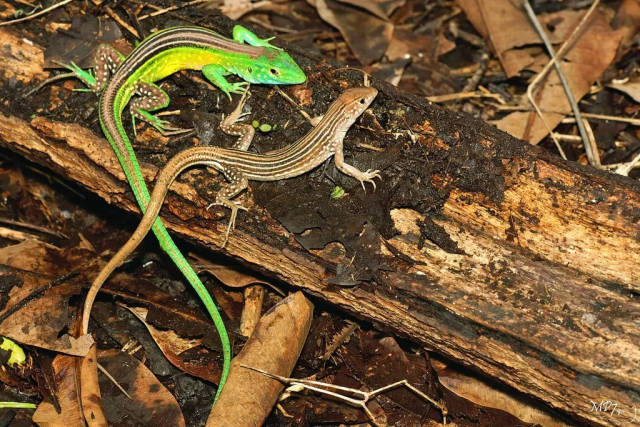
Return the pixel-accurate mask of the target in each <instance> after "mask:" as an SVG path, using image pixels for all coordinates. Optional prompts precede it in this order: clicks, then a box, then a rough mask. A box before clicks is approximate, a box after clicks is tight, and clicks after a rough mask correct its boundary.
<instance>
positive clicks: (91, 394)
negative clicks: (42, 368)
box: [79, 345, 107, 427]
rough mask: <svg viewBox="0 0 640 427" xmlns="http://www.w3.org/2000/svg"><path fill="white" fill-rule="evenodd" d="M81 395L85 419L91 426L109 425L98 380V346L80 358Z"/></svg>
mask: <svg viewBox="0 0 640 427" xmlns="http://www.w3.org/2000/svg"><path fill="white" fill-rule="evenodd" d="M79 366H80V396H81V400H82V412H83V413H84V419H85V420H86V422H87V424H88V425H89V426H90V427H94V426H95V427H100V426H105V425H107V421H106V416H105V414H104V411H103V410H102V394H101V393H100V384H99V381H98V357H97V355H96V346H95V345H94V346H91V350H90V351H89V353H87V355H86V356H85V357H83V358H82V360H80V363H79Z"/></svg>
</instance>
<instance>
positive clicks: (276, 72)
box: [269, 68, 280, 76]
mask: <svg viewBox="0 0 640 427" xmlns="http://www.w3.org/2000/svg"><path fill="white" fill-rule="evenodd" d="M269 71H270V72H271V74H273V75H274V76H277V75H278V74H280V73H279V72H278V70H277V69H275V68H270V69H269Z"/></svg>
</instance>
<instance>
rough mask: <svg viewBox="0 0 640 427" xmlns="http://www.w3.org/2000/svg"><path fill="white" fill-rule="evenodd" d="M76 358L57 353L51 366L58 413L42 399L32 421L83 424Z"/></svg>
mask: <svg viewBox="0 0 640 427" xmlns="http://www.w3.org/2000/svg"><path fill="white" fill-rule="evenodd" d="M76 362H77V358H75V357H72V356H63V355H58V356H56V358H55V359H53V362H52V363H51V367H52V369H53V373H54V375H53V378H54V379H55V381H56V390H54V391H53V392H55V395H56V398H57V400H58V404H59V405H60V409H61V411H60V413H58V411H57V410H56V407H55V406H53V404H52V403H50V402H46V401H43V402H41V403H40V404H39V405H38V408H37V409H36V411H35V412H34V413H33V422H35V423H36V424H38V425H39V426H47V427H48V426H61V425H62V426H81V425H84V417H83V416H82V408H81V407H80V405H79V402H80V399H79V397H78V390H77V389H76V378H77V377H79V373H78V372H77V366H76Z"/></svg>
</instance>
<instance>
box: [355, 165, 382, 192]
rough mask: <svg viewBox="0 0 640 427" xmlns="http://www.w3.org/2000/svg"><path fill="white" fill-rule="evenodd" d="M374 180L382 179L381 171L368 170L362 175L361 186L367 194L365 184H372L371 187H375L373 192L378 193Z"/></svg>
mask: <svg viewBox="0 0 640 427" xmlns="http://www.w3.org/2000/svg"><path fill="white" fill-rule="evenodd" d="M374 178H379V179H382V177H381V176H380V171H379V170H373V169H368V170H367V171H366V172H363V173H362V177H361V179H360V184H361V185H362V189H363V190H364V192H365V193H366V192H367V189H366V188H365V186H364V183H365V182H370V183H371V185H373V191H376V182H375V181H374Z"/></svg>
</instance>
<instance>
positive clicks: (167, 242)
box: [104, 116, 231, 404]
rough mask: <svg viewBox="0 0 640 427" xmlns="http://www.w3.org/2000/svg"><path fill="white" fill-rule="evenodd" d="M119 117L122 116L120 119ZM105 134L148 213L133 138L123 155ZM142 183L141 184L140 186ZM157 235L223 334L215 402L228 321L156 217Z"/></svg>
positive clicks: (225, 371)
mask: <svg viewBox="0 0 640 427" xmlns="http://www.w3.org/2000/svg"><path fill="white" fill-rule="evenodd" d="M118 117H119V116H118ZM116 122H117V123H118V125H119V126H118V127H119V128H121V127H122V124H121V123H120V122H119V121H118V120H117V119H116ZM104 133H105V135H106V136H107V139H108V140H109V142H110V143H111V147H112V148H113V150H114V151H115V153H116V155H117V156H118V160H120V164H121V165H122V169H123V170H124V172H125V175H126V176H127V180H128V181H129V185H130V186H131V189H132V190H133V194H134V196H135V198H136V200H137V201H138V205H139V206H140V210H141V211H142V213H143V214H144V212H145V211H146V210H147V205H148V204H149V200H150V198H151V197H150V196H149V190H148V189H147V185H146V184H145V182H144V178H143V177H142V172H141V170H140V166H139V164H138V160H137V159H136V156H135V153H134V152H133V147H132V146H131V143H130V142H129V138H128V137H127V135H126V132H124V131H123V132H121V133H120V136H121V138H122V140H123V142H124V145H125V147H126V148H127V151H128V153H121V152H120V150H119V149H118V147H117V145H116V144H115V141H113V138H112V137H111V135H110V134H109V132H107V130H106V129H104ZM126 155H128V160H129V161H130V163H131V165H132V169H133V170H129V168H128V167H127V164H126V162H125V159H124V157H123V156H126ZM136 183H138V185H136ZM151 229H152V230H153V233H154V234H155V235H156V237H157V238H158V242H160V247H161V248H162V249H163V250H164V251H165V252H166V253H167V254H168V255H169V257H170V258H171V260H172V261H173V262H174V264H175V265H176V266H177V267H178V269H179V270H180V271H181V272H182V274H183V275H184V276H185V277H186V278H187V280H188V281H189V283H190V284H191V286H192V287H193V289H194V290H195V291H196V293H197V294H198V296H199V297H200V299H201V300H202V302H203V303H204V305H205V307H206V308H207V311H208V312H209V315H210V316H211V319H212V320H213V323H214V325H215V327H216V330H217V331H218V335H220V343H221V344H222V356H223V364H222V374H221V376H220V384H219V385H218V391H217V392H216V397H215V400H214V404H215V402H216V401H217V400H218V396H220V392H221V391H222V389H223V387H224V384H225V382H226V381H227V377H228V376H229V367H230V364H231V344H230V342H229V335H228V334H227V330H226V328H225V326H224V322H223V321H222V317H220V313H219V312H218V309H217V307H216V305H215V303H214V302H213V299H212V298H211V295H209V291H207V289H206V288H205V287H204V285H203V284H202V282H201V281H200V278H199V277H198V275H197V274H196V272H195V271H193V268H191V265H190V264H189V263H188V262H187V260H186V259H185V258H184V255H182V253H181V252H180V249H178V247H177V246H176V244H175V243H174V241H173V239H172V238H171V236H170V235H169V232H168V231H167V229H166V228H165V226H164V224H163V223H162V220H160V218H156V220H155V222H154V223H153V226H152V227H151Z"/></svg>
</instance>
